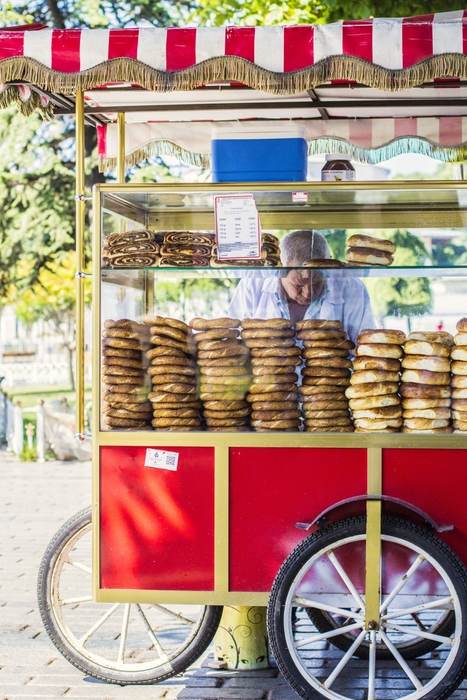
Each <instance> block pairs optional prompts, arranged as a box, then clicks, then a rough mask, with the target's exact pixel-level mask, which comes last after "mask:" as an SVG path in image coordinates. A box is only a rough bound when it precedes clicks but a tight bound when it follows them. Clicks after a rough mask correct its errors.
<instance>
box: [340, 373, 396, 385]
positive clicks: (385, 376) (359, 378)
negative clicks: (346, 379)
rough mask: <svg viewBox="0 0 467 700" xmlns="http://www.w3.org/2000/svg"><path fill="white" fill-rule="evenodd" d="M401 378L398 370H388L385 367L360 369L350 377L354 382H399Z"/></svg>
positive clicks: (351, 381)
mask: <svg viewBox="0 0 467 700" xmlns="http://www.w3.org/2000/svg"><path fill="white" fill-rule="evenodd" d="M398 380H399V374H398V372H388V371H386V370H383V369H359V370H357V371H356V372H354V373H353V374H352V376H351V377H350V383H351V384H352V385H353V384H370V383H371V384H373V383H377V382H391V383H393V382H397V381H398Z"/></svg>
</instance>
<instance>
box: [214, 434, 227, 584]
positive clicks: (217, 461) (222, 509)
mask: <svg viewBox="0 0 467 700" xmlns="http://www.w3.org/2000/svg"><path fill="white" fill-rule="evenodd" d="M214 489H215V491H214V590H215V591H216V592H217V593H224V592H227V591H228V590H229V448H228V447H227V446H222V447H216V448H215V449H214Z"/></svg>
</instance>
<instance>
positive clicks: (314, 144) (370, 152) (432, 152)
mask: <svg viewBox="0 0 467 700" xmlns="http://www.w3.org/2000/svg"><path fill="white" fill-rule="evenodd" d="M323 153H347V154H349V155H350V156H351V158H352V160H355V161H356V162H357V163H367V164H370V165H374V164H377V163H383V162H384V161H387V160H389V159H390V158H394V157H395V156H400V155H403V154H406V153H418V154H421V155H424V156H428V157H430V158H434V159H436V160H441V161H443V162H444V163H461V162H463V161H466V160H467V143H465V144H460V145H459V146H449V147H443V146H438V145H437V144H435V143H431V142H430V141H427V140H426V139H422V138H419V137H405V138H404V137H403V138H400V139H397V140H395V141H392V142H391V143H388V144H386V145H385V146H382V147H381V148H372V149H369V148H361V147H360V146H355V145H353V144H351V143H349V142H348V141H344V140H342V139H337V138H319V139H313V140H312V141H309V142H308V154H309V155H311V156H312V155H318V154H323ZM164 155H169V156H174V157H175V158H178V160H179V161H181V162H182V163H186V164H187V165H195V166H197V167H199V168H210V167H211V155H210V154H209V153H192V152H191V151H187V150H186V149H185V148H182V147H181V146H179V145H178V144H176V143H174V142H173V141H162V140H161V141H153V142H152V143H149V144H147V145H145V146H142V147H141V148H138V149H137V150H135V151H133V152H132V153H130V154H129V155H127V156H126V158H125V165H126V167H127V168H132V167H134V166H135V165H138V163H141V161H143V160H146V158H154V157H156V156H164ZM116 168H117V159H116V158H99V171H100V172H101V173H103V172H106V173H107V172H111V171H113V170H116Z"/></svg>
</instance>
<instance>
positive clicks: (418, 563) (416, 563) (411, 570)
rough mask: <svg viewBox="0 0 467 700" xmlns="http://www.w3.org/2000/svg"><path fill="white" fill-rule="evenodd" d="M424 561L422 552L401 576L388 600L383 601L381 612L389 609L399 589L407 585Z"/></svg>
mask: <svg viewBox="0 0 467 700" xmlns="http://www.w3.org/2000/svg"><path fill="white" fill-rule="evenodd" d="M424 561H425V557H424V556H423V555H422V554H419V555H418V557H417V558H416V559H415V561H414V563H413V564H412V566H411V567H410V568H409V570H408V571H407V572H406V573H405V574H404V575H403V576H401V578H400V579H399V581H398V583H397V584H396V586H395V588H393V590H392V591H391V593H390V594H389V595H388V597H387V598H386V600H385V601H384V602H383V603H382V605H381V608H380V613H381V614H382V613H384V611H385V610H387V607H388V605H389V604H390V603H391V602H392V601H393V600H394V598H395V597H396V595H397V594H398V593H399V591H400V590H401V589H402V588H403V587H404V586H405V584H406V583H407V581H408V580H409V579H410V578H411V577H412V576H413V575H414V573H415V572H416V571H417V569H418V567H419V566H421V564H423V562H424Z"/></svg>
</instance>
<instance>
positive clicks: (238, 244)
mask: <svg viewBox="0 0 467 700" xmlns="http://www.w3.org/2000/svg"><path fill="white" fill-rule="evenodd" d="M214 210H215V215H216V240H217V258H218V260H229V259H238V258H245V259H246V260H252V259H253V260H254V259H258V258H261V227H260V223H259V214H258V210H257V208H256V202H255V200H254V197H253V195H252V194H241V195H234V194H233V195H216V196H215V197H214Z"/></svg>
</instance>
